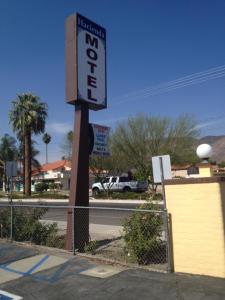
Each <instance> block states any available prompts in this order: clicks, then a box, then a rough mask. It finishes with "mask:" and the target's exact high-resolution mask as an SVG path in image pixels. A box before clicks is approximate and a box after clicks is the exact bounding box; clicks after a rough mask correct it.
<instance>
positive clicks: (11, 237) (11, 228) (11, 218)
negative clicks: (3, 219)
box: [10, 201, 13, 242]
mask: <svg viewBox="0 0 225 300" xmlns="http://www.w3.org/2000/svg"><path fill="white" fill-rule="evenodd" d="M10 204H11V205H10V241H11V242H12V241H13V203H12V201H11V202H10Z"/></svg>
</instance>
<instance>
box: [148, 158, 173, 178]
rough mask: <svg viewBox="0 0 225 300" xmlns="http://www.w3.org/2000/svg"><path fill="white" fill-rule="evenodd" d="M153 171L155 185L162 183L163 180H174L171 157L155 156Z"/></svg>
mask: <svg viewBox="0 0 225 300" xmlns="http://www.w3.org/2000/svg"><path fill="white" fill-rule="evenodd" d="M161 162H162V163H161ZM152 169H153V179H154V182H155V183H161V182H162V178H164V180H166V179H172V172H171V162H170V156H169V155H160V156H153V157H152Z"/></svg>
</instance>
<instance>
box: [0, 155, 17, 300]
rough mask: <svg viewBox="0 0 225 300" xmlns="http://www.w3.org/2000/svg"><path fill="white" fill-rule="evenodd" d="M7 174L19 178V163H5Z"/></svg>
mask: <svg viewBox="0 0 225 300" xmlns="http://www.w3.org/2000/svg"><path fill="white" fill-rule="evenodd" d="M5 172H6V176H8V177H15V176H17V162H16V161H7V162H6V163H5ZM0 299H1V298H0Z"/></svg>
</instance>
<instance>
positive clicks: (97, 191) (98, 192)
mask: <svg viewBox="0 0 225 300" xmlns="http://www.w3.org/2000/svg"><path fill="white" fill-rule="evenodd" d="M92 193H93V194H94V195H95V196H97V195H99V194H100V190H99V188H93V190H92Z"/></svg>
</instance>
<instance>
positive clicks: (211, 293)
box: [0, 243, 225, 300]
mask: <svg viewBox="0 0 225 300" xmlns="http://www.w3.org/2000/svg"><path fill="white" fill-rule="evenodd" d="M9 246H11V247H14V246H15V249H14V250H13V252H14V253H16V252H17V250H16V249H19V250H20V251H22V250H21V249H22V248H23V249H24V251H27V250H30V251H33V252H29V251H27V255H28V256H27V257H25V256H24V255H25V254H24V253H25V252H24V253H23V255H22V259H21V258H19V260H18V257H19V256H17V258H15V261H13V260H12V255H11V254H10V259H8V258H7V254H6V253H5V254H4V257H5V258H4V259H2V261H1V266H0V270H2V271H4V272H5V271H7V272H9V273H10V270H11V272H12V274H16V275H18V277H17V278H11V279H9V280H7V281H5V282H4V283H1V284H0V290H3V291H4V292H7V293H12V294H14V295H18V297H22V298H23V299H43V300H45V299H46V300H47V299H48V300H51V299H59V300H60V299H63V300H70V299H71V300H72V299H73V300H74V299H78V300H79V299H85V300H89V299H91V300H95V299H96V300H97V299H98V300H101V299H102V300H103V299H104V300H107V299H110V300H118V299H123V300H128V299H129V300H133V299H135V300H136V299H144V300H145V299H146V300H147V299H148V300H151V299H154V300H155V299H156V300H161V299H163V300H164V299H167V300H170V299H171V300H187V299H188V300H189V299H190V300H203V299H204V300H222V299H225V280H224V279H218V278H210V277H203V276H191V275H175V274H162V273H155V272H148V271H144V270H134V269H124V268H121V267H118V266H107V265H102V263H97V262H92V261H89V260H88V259H86V258H83V257H82V258H81V257H79V256H75V257H73V256H71V255H68V254H66V253H63V252H62V253H61V252H57V250H55V252H56V253H54V251H53V252H52V251H49V250H48V249H46V251H45V250H43V248H41V250H40V251H39V250H37V249H32V248H27V247H23V246H16V245H15V244H10V245H8V247H9ZM3 248H4V249H5V250H6V249H7V244H4V245H3V246H2V244H1V243H0V255H1V251H2V253H4V250H3ZM8 249H9V248H8ZM11 249H13V248H11ZM15 257H16V256H15ZM54 264H55V265H54ZM7 268H8V270H7ZM13 270H14V271H16V272H17V273H13ZM0 277H1V278H2V275H0ZM0 299H13V298H3V297H2V298H1V291H0ZM15 299H16V298H15ZM18 299H19V298H18Z"/></svg>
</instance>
